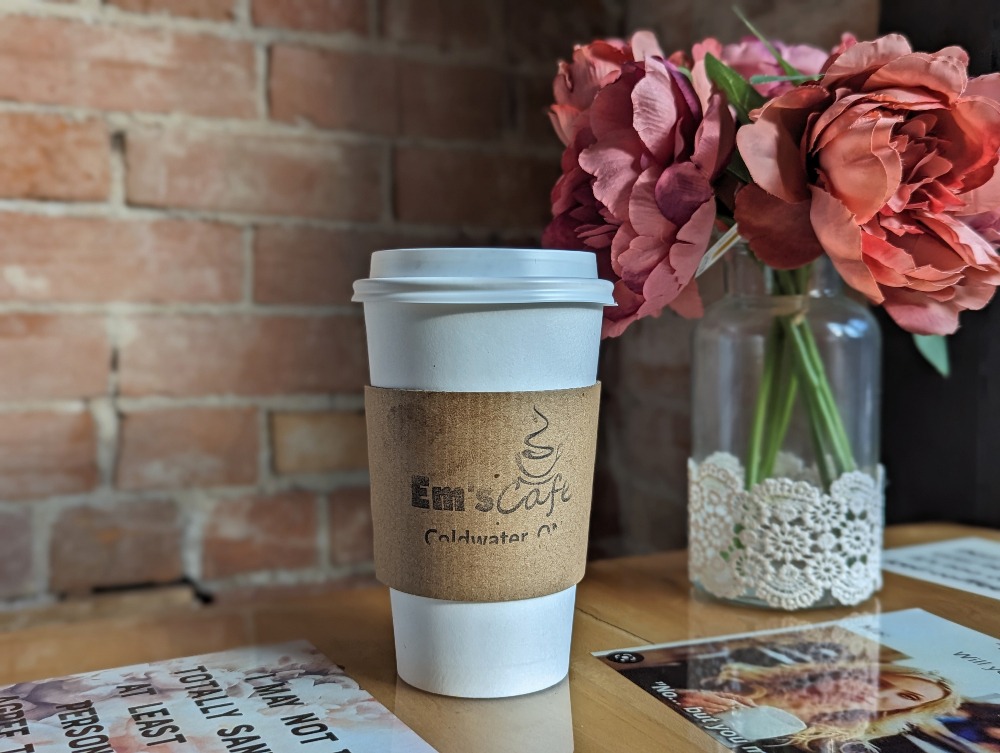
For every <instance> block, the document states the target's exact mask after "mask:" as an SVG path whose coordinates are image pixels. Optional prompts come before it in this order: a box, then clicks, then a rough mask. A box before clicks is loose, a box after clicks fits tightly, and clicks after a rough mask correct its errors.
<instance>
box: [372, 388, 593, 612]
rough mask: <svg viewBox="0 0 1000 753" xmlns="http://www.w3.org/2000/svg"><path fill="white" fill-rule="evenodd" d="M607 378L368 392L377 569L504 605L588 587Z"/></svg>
mask: <svg viewBox="0 0 1000 753" xmlns="http://www.w3.org/2000/svg"><path fill="white" fill-rule="evenodd" d="M599 403H600V383H597V384H595V385H593V386H591V387H585V388H576V389H564V390H545V391H536V392H428V391H422V390H400V389H384V388H379V387H366V388H365V412H366V416H367V422H368V453H369V467H370V471H371V490H372V519H373V523H374V532H375V573H376V576H377V577H378V579H379V580H380V581H381V582H383V583H385V584H386V585H388V586H390V587H392V588H394V589H396V590H397V591H402V592H404V593H409V594H415V595H418V596H427V597H431V598H435V599H447V600H451V601H472V602H495V601H512V600H515V599H528V598H533V597H537V596H547V595H549V594H554V593H557V592H559V591H562V590H564V589H566V588H569V587H570V586H573V585H575V584H576V583H579V582H580V580H581V579H582V578H583V573H584V569H585V567H586V559H587V532H588V527H589V520H590V502H591V489H592V486H593V476H594V456H595V451H596V444H597V416H598V408H599Z"/></svg>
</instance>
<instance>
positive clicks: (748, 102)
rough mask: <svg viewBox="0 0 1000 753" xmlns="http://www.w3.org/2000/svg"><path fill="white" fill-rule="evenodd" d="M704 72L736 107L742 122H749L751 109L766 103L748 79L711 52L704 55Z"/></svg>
mask: <svg viewBox="0 0 1000 753" xmlns="http://www.w3.org/2000/svg"><path fill="white" fill-rule="evenodd" d="M705 73H706V74H708V77H709V79H711V81H712V83H714V84H715V85H716V86H718V87H719V89H720V90H721V91H722V93H723V94H725V95H726V99H727V100H728V102H729V104H731V105H732V106H733V107H734V108H735V109H736V115H737V117H739V119H740V122H742V123H749V122H750V112H751V110H756V109H757V108H758V107H763V106H764V105H765V104H766V103H767V99H765V98H764V96H763V95H762V94H761V93H760V92H758V91H757V90H756V89H754V88H753V87H752V86H751V85H750V82H749V81H747V80H746V79H745V78H743V76H741V75H740V74H739V73H737V72H736V71H734V70H733V69H732V68H730V67H729V66H728V65H726V64H725V63H723V62H722V61H721V60H719V59H718V58H717V57H715V55H713V54H712V53H707V54H706V55H705Z"/></svg>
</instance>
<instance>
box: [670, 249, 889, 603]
mask: <svg viewBox="0 0 1000 753" xmlns="http://www.w3.org/2000/svg"><path fill="white" fill-rule="evenodd" d="M726 263H727V268H726V296H725V297H724V298H723V299H722V300H720V301H719V302H718V303H716V304H714V305H712V306H710V307H709V308H708V310H707V311H706V312H705V316H704V318H702V319H701V321H700V322H699V323H698V326H697V328H696V330H695V335H694V349H693V359H692V382H693V407H692V410H693V412H692V422H693V427H692V429H693V431H692V456H691V459H690V460H689V468H688V473H689V483H688V507H689V510H688V513H689V526H688V534H689V572H690V577H691V581H692V583H693V584H694V585H695V587H696V588H699V589H701V590H703V591H706V592H708V593H709V594H711V595H713V596H715V597H718V598H721V599H725V600H731V601H734V602H740V603H745V604H753V605H757V606H766V607H773V608H777V609H786V610H792V609H805V608H810V607H825V606H834V605H852V604H858V603H860V602H862V601H864V600H865V599H867V598H868V597H870V596H871V595H872V594H873V593H875V592H876V591H877V590H878V589H879V588H880V587H881V547H882V528H883V518H884V515H883V508H884V493H883V489H884V478H883V470H882V468H881V466H880V465H879V462H878V458H879V423H878V422H879V388H880V366H881V363H880V359H881V347H880V335H879V330H878V324H877V323H876V321H875V319H874V318H873V317H872V315H871V314H870V313H869V311H868V309H867V308H866V307H865V306H863V305H861V304H859V303H857V302H855V301H853V300H851V299H850V298H848V297H846V296H845V295H844V293H843V288H842V283H841V280H840V278H839V276H838V275H837V273H836V271H835V270H834V269H833V266H832V265H831V264H830V262H829V260H828V259H827V257H825V256H823V257H821V258H820V259H819V260H817V261H816V262H814V263H813V264H811V265H809V266H808V267H805V268H802V269H799V270H792V271H775V270H772V269H770V268H768V267H765V266H763V265H761V264H760V263H759V262H758V261H757V260H756V259H755V258H754V257H753V256H752V255H751V254H750V253H749V252H748V251H747V250H746V249H743V248H737V249H734V250H733V252H731V253H729V254H728V255H727V262H726Z"/></svg>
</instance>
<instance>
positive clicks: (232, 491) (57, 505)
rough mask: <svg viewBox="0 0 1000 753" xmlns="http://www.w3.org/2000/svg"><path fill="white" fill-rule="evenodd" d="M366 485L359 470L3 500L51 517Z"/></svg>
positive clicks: (323, 490) (352, 487) (363, 473)
mask: <svg viewBox="0 0 1000 753" xmlns="http://www.w3.org/2000/svg"><path fill="white" fill-rule="evenodd" d="M367 485H368V474H367V473H366V472H362V471H341V472H336V473H324V474H299V475H289V476H275V477H274V478H273V479H272V481H271V483H270V485H269V486H268V487H266V488H265V487H263V486H262V485H260V484H243V485H239V486H211V487H188V488H180V489H169V488H165V489H161V488H157V489H93V490H90V491H87V492H80V493H77V494H62V495H53V496H50V497H45V498H38V497H35V498H23V499H10V500H4V501H3V505H4V507H5V508H9V507H12V506H13V507H17V506H20V505H31V506H34V507H39V508H41V507H51V512H52V514H53V516H57V515H58V513H59V512H62V511H63V510H68V509H72V508H75V507H84V506H87V507H98V508H101V509H110V508H112V507H114V506H116V505H121V504H129V503H132V502H136V503H138V502H150V501H153V502H155V501H161V500H163V499H164V498H174V499H182V498H183V499H188V498H190V499H234V498H239V497H245V496H249V495H255V494H258V495H259V494H261V493H262V492H263V493H267V494H278V493H281V492H290V491H302V490H305V491H308V492H312V493H314V494H326V493H331V492H335V491H338V490H341V489H354V488H357V487H359V486H367Z"/></svg>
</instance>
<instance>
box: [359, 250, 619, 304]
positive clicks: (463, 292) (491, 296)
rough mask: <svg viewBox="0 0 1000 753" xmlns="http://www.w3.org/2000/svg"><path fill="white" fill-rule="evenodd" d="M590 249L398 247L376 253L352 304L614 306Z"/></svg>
mask: <svg viewBox="0 0 1000 753" xmlns="http://www.w3.org/2000/svg"><path fill="white" fill-rule="evenodd" d="M612 289H613V286H612V284H611V283H610V282H608V281H607V280H601V279H599V278H598V277H597V260H596V257H595V256H594V254H592V253H590V252H587V251H561V250H552V249H537V248H397V249H390V250H386V251H376V252H375V253H373V254H372V258H371V272H370V276H369V278H368V279H365V280H358V281H357V282H355V283H354V297H353V299H352V300H354V301H361V302H366V303H367V302H371V301H395V302H400V303H455V304H470V303H471V304H477V303H478V304H489V303H582V304H592V305H599V306H613V305H615V304H614V298H613V296H612Z"/></svg>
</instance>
